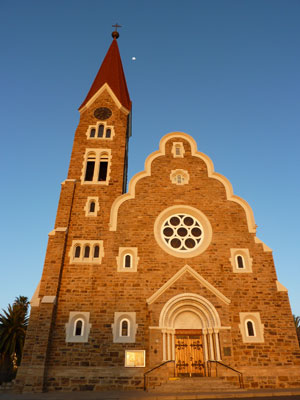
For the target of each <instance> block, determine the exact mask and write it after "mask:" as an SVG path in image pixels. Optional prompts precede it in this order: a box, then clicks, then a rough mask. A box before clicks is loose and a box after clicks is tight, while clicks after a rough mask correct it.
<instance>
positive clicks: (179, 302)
mask: <svg viewBox="0 0 300 400" xmlns="http://www.w3.org/2000/svg"><path fill="white" fill-rule="evenodd" d="M187 310H193V312H197V314H198V315H199V316H200V315H201V319H202V321H203V329H208V328H213V329H220V327H221V321H220V317H219V314H218V312H217V310H216V309H215V307H214V306H213V304H212V303H211V302H210V301H208V300H207V299H205V298H204V297H202V296H200V295H198V294H196V293H181V294H178V295H176V296H174V297H172V298H171V299H170V300H168V301H167V302H166V304H165V305H164V306H163V308H162V310H161V312H160V316H159V326H160V327H161V328H162V329H172V328H173V324H174V321H175V318H176V316H177V315H178V313H180V312H182V311H187Z"/></svg>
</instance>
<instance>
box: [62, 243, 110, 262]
mask: <svg viewBox="0 0 300 400" xmlns="http://www.w3.org/2000/svg"><path fill="white" fill-rule="evenodd" d="M77 246H80V257H78V258H77V257H76V258H75V252H76V247H77ZM86 246H90V255H89V257H84V252H85V247H86ZM95 246H99V257H96V258H95V257H94V251H95ZM69 257H70V264H77V263H80V264H82V263H85V264H101V262H102V258H103V257H104V248H103V240H73V241H72V246H71V248H70V251H69Z"/></svg>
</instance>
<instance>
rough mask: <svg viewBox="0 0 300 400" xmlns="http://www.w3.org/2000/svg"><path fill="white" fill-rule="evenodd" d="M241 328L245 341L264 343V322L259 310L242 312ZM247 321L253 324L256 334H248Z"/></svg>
mask: <svg viewBox="0 0 300 400" xmlns="http://www.w3.org/2000/svg"><path fill="white" fill-rule="evenodd" d="M239 315H240V324H239V329H240V332H241V335H242V339H243V343H264V341H265V340H264V324H262V323H261V320H260V313H259V312H257V311H256V312H252V311H249V312H240V313H239ZM247 321H251V322H252V324H253V330H254V334H255V336H249V335H248V328H247V325H246V323H247Z"/></svg>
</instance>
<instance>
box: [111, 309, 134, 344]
mask: <svg viewBox="0 0 300 400" xmlns="http://www.w3.org/2000/svg"><path fill="white" fill-rule="evenodd" d="M125 320H126V321H127V323H128V335H127V336H122V325H121V324H122V322H123V321H125ZM111 327H112V334H113V343H135V335H136V331H137V328H138V325H137V323H136V313H135V312H132V311H130V312H126V311H124V312H120V311H117V312H115V313H114V323H113V324H111Z"/></svg>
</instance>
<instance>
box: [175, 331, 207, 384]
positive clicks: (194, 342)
mask: <svg viewBox="0 0 300 400" xmlns="http://www.w3.org/2000/svg"><path fill="white" fill-rule="evenodd" d="M175 349H176V359H175V365H176V375H181V376H204V375H205V370H204V359H203V343H202V335H186V334H178V335H176V337H175Z"/></svg>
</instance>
